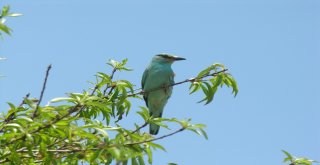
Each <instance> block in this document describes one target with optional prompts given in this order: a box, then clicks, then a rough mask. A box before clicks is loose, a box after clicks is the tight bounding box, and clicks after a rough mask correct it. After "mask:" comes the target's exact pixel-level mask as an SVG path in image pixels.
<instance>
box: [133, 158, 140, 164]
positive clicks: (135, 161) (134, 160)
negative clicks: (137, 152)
mask: <svg viewBox="0 0 320 165" xmlns="http://www.w3.org/2000/svg"><path fill="white" fill-rule="evenodd" d="M131 164H132V165H139V164H138V161H137V159H136V158H131Z"/></svg>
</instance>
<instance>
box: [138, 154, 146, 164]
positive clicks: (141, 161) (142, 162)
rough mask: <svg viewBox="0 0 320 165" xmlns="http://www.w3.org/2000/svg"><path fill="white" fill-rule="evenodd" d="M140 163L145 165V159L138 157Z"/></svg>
mask: <svg viewBox="0 0 320 165" xmlns="http://www.w3.org/2000/svg"><path fill="white" fill-rule="evenodd" d="M138 161H139V164H140V165H145V163H144V160H143V157H142V156H138Z"/></svg>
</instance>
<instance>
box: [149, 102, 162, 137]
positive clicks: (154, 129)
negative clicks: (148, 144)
mask: <svg viewBox="0 0 320 165" xmlns="http://www.w3.org/2000/svg"><path fill="white" fill-rule="evenodd" d="M162 109H163V108H162ZM151 112H152V111H151ZM151 112H150V116H153V117H160V118H161V117H162V110H161V111H153V112H154V113H151ZM159 129H160V126H159V125H157V124H153V123H151V124H150V126H149V133H150V134H152V135H156V134H158V132H159Z"/></svg>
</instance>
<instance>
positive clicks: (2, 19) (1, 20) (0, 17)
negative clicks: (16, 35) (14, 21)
mask: <svg viewBox="0 0 320 165" xmlns="http://www.w3.org/2000/svg"><path fill="white" fill-rule="evenodd" d="M18 16H21V14H19V13H11V12H10V6H4V7H2V10H1V14H0V36H1V37H2V35H3V34H2V33H1V32H3V33H5V34H8V35H10V34H11V31H12V30H11V29H10V28H9V27H8V26H7V25H5V23H6V20H7V17H18Z"/></svg>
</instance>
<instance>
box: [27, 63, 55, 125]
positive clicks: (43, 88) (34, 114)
mask: <svg viewBox="0 0 320 165" xmlns="http://www.w3.org/2000/svg"><path fill="white" fill-rule="evenodd" d="M51 68H52V66H51V64H50V65H49V66H48V68H47V72H46V76H45V78H44V82H43V85H42V90H41V93H40V98H39V101H38V103H37V106H36V109H35V110H34V112H33V115H32V119H33V118H35V117H36V116H37V112H38V109H39V105H40V103H41V101H42V98H43V94H44V90H45V89H46V85H47V80H48V77H49V71H50V69H51Z"/></svg>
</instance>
